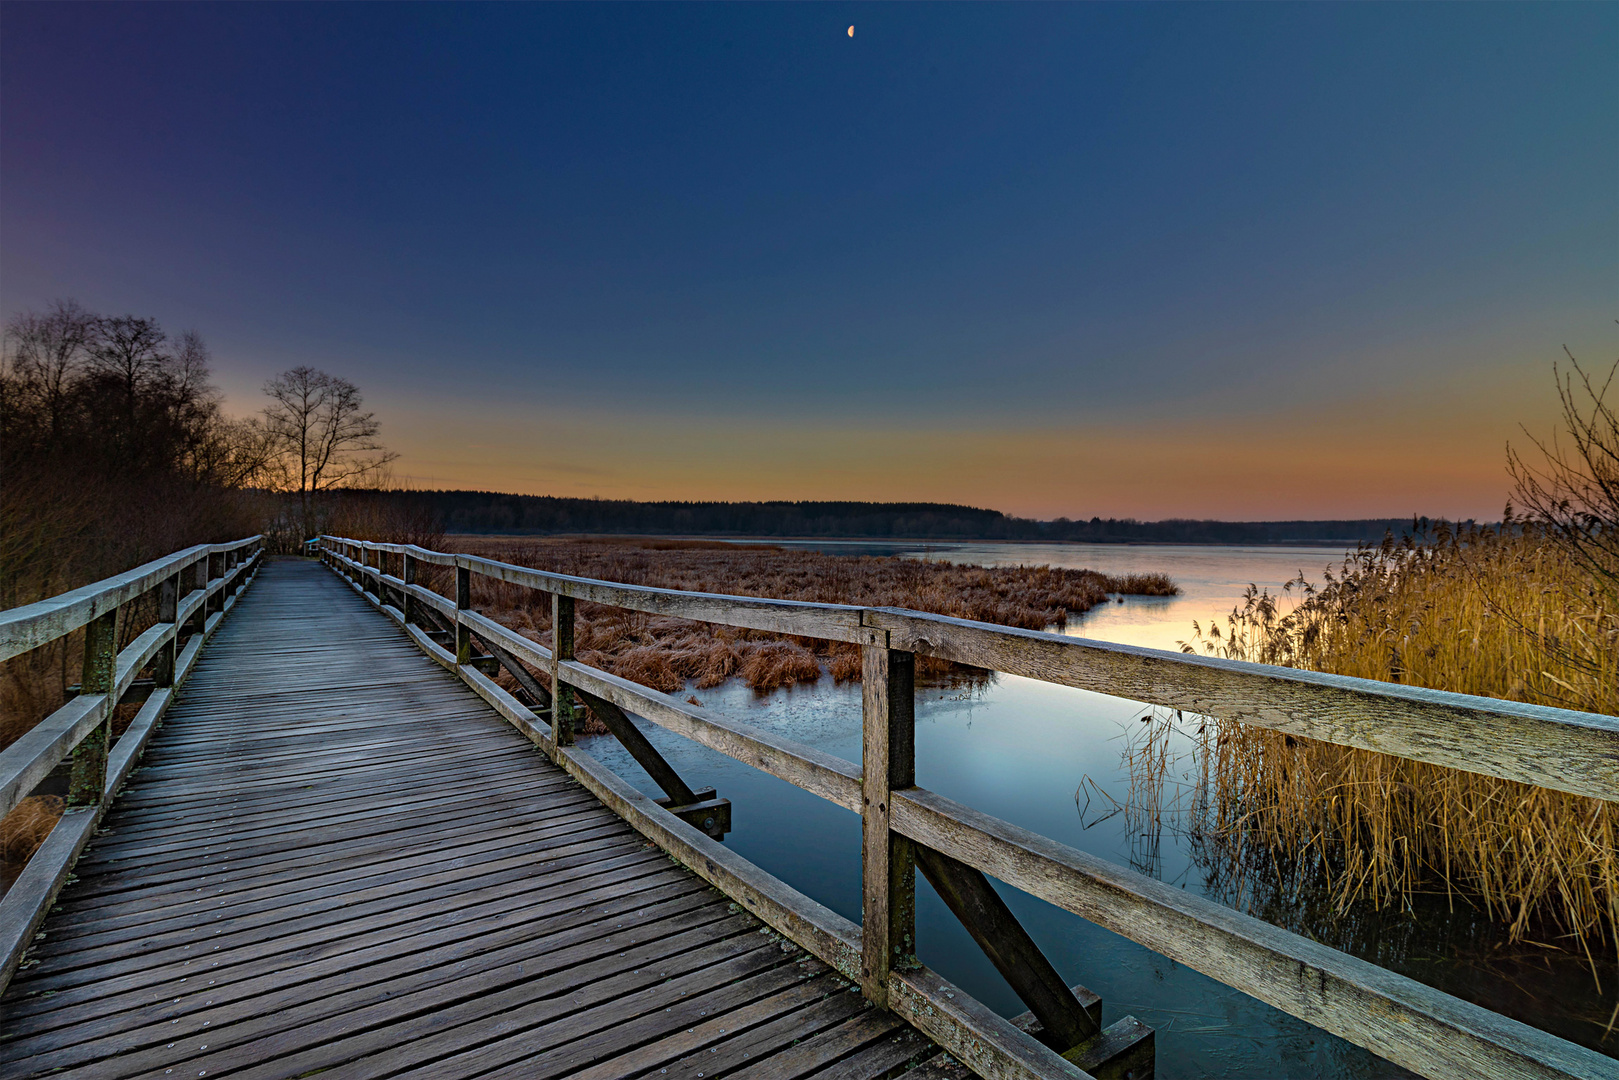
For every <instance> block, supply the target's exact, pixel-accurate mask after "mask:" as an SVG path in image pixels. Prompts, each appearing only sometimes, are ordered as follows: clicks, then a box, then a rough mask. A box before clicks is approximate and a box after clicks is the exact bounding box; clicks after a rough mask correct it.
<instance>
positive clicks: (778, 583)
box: [433, 536, 1177, 693]
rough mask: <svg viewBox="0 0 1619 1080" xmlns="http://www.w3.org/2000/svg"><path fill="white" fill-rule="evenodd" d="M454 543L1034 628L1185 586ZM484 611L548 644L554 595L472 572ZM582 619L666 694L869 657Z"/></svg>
mask: <svg viewBox="0 0 1619 1080" xmlns="http://www.w3.org/2000/svg"><path fill="white" fill-rule="evenodd" d="M446 543H447V547H446V549H447V550H454V551H463V552H467V553H470V554H475V555H483V556H486V557H489V558H494V559H499V560H501V561H503V562H510V563H516V564H518V565H521V566H530V567H534V568H536V569H540V570H550V571H554V572H557V573H563V574H572V575H575V576H579V577H589V578H597V579H600V580H605V581H616V582H623V583H625V584H630V585H647V586H655V587H659V588H669V589H682V590H687V591H695V592H724V593H731V594H735V595H741V596H764V597H772V598H775V599H783V600H808V601H815V602H820V603H834V604H856V605H863V606H871V607H905V608H912V609H914V610H918V611H929V612H934V613H937V614H941V615H951V616H955V617H958V618H963V619H976V620H980V621H983V622H992V623H999V624H1001V625H1003V626H1018V627H1025V628H1028V629H1034V630H1043V629H1046V628H1048V627H1053V626H1062V625H1064V624H1065V623H1066V622H1067V620H1068V619H1069V618H1070V617H1071V616H1074V615H1079V614H1082V613H1083V612H1086V611H1088V610H1090V609H1091V608H1092V607H1094V606H1095V605H1097V604H1099V603H1102V602H1103V601H1105V600H1106V599H1107V597H1108V594H1109V593H1112V592H1120V591H1123V592H1134V593H1142V594H1149V595H1158V596H1162V595H1173V594H1174V593H1175V592H1176V591H1177V590H1176V587H1175V585H1174V583H1173V582H1171V581H1170V580H1169V579H1168V578H1167V577H1165V576H1164V575H1162V574H1146V575H1142V574H1136V575H1131V576H1130V577H1129V578H1122V579H1121V578H1114V577H1109V576H1107V575H1104V574H1098V573H1095V572H1094V571H1090V570H1066V569H1060V568H1053V567H1049V566H1013V567H982V566H957V565H955V564H952V563H944V562H924V561H919V560H915V559H901V558H878V557H871V556H847V555H823V554H820V553H818V552H813V551H793V550H787V549H783V548H779V547H774V546H765V545H751V544H731V543H726V542H723V541H713V540H666V539H633V538H611V539H602V540H533V539H508V538H491V537H468V536H458V537H452V538H450V540H448V541H447V542H446ZM447 586H448V581H447V580H442V581H438V582H437V583H436V584H434V585H433V587H435V588H439V589H440V590H441V591H442V590H445V589H446V588H447ZM473 603H474V606H475V607H476V608H477V609H478V610H480V611H482V612H483V613H484V614H486V615H488V616H490V617H491V618H494V619H497V620H499V621H501V622H503V623H505V624H506V625H508V626H511V627H513V628H515V629H517V630H519V631H520V632H522V633H525V634H527V635H529V636H530V637H532V638H534V639H535V640H536V641H540V642H542V643H546V644H549V639H550V633H549V631H550V610H549V607H547V606H546V605H548V604H549V601H548V600H547V599H546V598H545V597H544V596H543V595H542V594H540V593H537V592H534V591H532V590H528V589H523V588H519V587H516V586H508V585H505V584H502V583H499V582H494V581H490V580H489V579H487V578H483V577H479V576H477V575H474V577H473ZM575 617H576V628H575V642H574V648H575V653H576V654H577V655H578V656H579V658H580V659H581V660H582V661H584V662H585V663H588V664H591V665H593V666H596V667H601V668H605V669H607V670H610V671H612V672H614V673H615V674H617V675H621V676H623V677H625V678H627V679H633V680H635V681H636V682H639V683H642V684H644V685H646V686H651V687H653V688H655V689H658V690H662V691H665V692H668V693H672V692H674V691H676V690H679V689H681V688H682V687H683V686H684V685H685V684H686V683H687V682H688V681H689V682H691V683H694V684H695V685H696V686H698V687H712V686H718V685H719V684H721V683H723V682H725V681H726V680H727V679H730V678H741V679H743V680H744V681H745V682H746V683H747V684H748V685H749V686H751V687H753V688H754V689H756V690H759V691H761V692H763V691H768V690H773V689H776V688H777V687H783V686H792V685H795V684H797V683H804V682H814V681H816V680H817V679H819V678H820V677H821V675H822V673H823V670H824V671H829V672H830V673H831V675H832V677H833V678H834V679H837V680H840V681H843V680H857V679H859V678H860V650H859V648H858V646H855V645H852V644H849V643H843V642H829V641H820V640H817V639H812V638H795V639H791V640H787V639H783V638H782V637H781V636H780V635H776V634H770V633H766V632H762V631H753V630H740V629H736V628H734V627H726V626H714V625H710V624H707V623H697V622H691V621H689V620H685V619H673V618H664V617H658V616H652V615H647V614H644V613H637V612H628V611H621V610H619V609H616V608H608V607H602V606H599V605H594V604H580V605H579V607H578V610H577V612H576V616H575ZM951 670H952V668H951V665H948V664H945V663H943V662H938V661H929V660H928V659H927V658H923V661H922V664H921V672H922V674H923V675H924V676H930V677H934V678H938V677H942V676H944V675H946V674H947V673H948V672H949V671H951ZM955 670H956V671H957V672H958V673H959V672H960V670H961V669H959V668H958V669H955Z"/></svg>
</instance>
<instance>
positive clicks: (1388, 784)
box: [1201, 527, 1619, 950]
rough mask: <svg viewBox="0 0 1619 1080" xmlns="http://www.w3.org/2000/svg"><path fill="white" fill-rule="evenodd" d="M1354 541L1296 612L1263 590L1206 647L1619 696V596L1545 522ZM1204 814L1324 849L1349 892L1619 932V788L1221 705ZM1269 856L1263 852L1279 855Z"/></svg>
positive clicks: (1445, 681)
mask: <svg viewBox="0 0 1619 1080" xmlns="http://www.w3.org/2000/svg"><path fill="white" fill-rule="evenodd" d="M1433 541H1434V542H1432V543H1429V544H1424V545H1418V544H1414V543H1411V542H1409V541H1408V542H1404V543H1394V542H1392V541H1390V542H1386V543H1385V544H1384V545H1383V546H1381V547H1378V548H1365V549H1362V550H1361V551H1359V552H1357V553H1355V554H1354V555H1352V556H1350V557H1349V558H1348V559H1346V560H1345V562H1344V565H1343V568H1342V571H1341V572H1340V573H1339V574H1337V575H1329V579H1328V581H1327V583H1326V585H1325V586H1324V587H1322V588H1320V589H1311V588H1308V587H1307V586H1303V585H1302V584H1300V585H1299V586H1298V587H1299V588H1300V589H1301V590H1302V596H1301V598H1300V599H1299V601H1298V603H1297V605H1296V606H1295V607H1293V609H1292V610H1291V611H1288V612H1284V611H1283V610H1282V608H1281V606H1280V605H1279V604H1278V602H1277V598H1275V597H1271V596H1268V595H1265V594H1263V593H1252V592H1251V593H1250V595H1249V597H1248V600H1247V603H1246V604H1245V606H1244V607H1243V608H1240V609H1238V610H1237V611H1234V612H1233V613H1232V615H1231V617H1230V619H1229V620H1228V626H1227V629H1226V632H1225V633H1223V634H1222V633H1221V632H1220V630H1219V628H1218V627H1211V628H1210V630H1209V633H1208V634H1207V636H1204V637H1202V638H1201V643H1202V645H1203V646H1204V648H1205V650H1206V651H1208V652H1211V653H1217V654H1220V655H1224V656H1228V657H1232V658H1235V659H1241V660H1253V661H1258V662H1261V663H1268V664H1285V665H1289V666H1293V667H1302V668H1310V669H1313V670H1317V671H1328V672H1333V673H1336V674H1341V675H1354V676H1360V677H1362V678H1369V679H1381V680H1386V681H1390V682H1400V683H1408V684H1411V685H1415V686H1425V687H1432V688H1435V689H1441V690H1450V691H1456V692H1460V693H1468V694H1481V695H1487V696H1490V697H1498V698H1507V699H1511V700H1516V701H1526V702H1534V703H1537V704H1543V705H1556V706H1562V707H1566V708H1575V709H1582V710H1586V711H1592V712H1601V713H1610V714H1611V713H1614V712H1615V711H1619V680H1616V678H1615V673H1616V671H1619V613H1616V612H1614V611H1612V610H1609V609H1607V608H1606V607H1605V605H1604V604H1603V602H1602V601H1601V599H1600V597H1601V593H1600V590H1597V589H1594V588H1592V587H1591V586H1592V583H1591V580H1590V574H1589V570H1588V568H1587V567H1585V566H1584V565H1582V564H1581V562H1580V561H1579V560H1577V559H1576V558H1574V557H1572V556H1571V554H1570V553H1569V552H1568V551H1567V549H1566V548H1564V547H1563V546H1561V545H1559V544H1556V543H1554V542H1552V541H1551V540H1550V539H1549V538H1548V537H1547V536H1546V535H1545V534H1544V533H1543V532H1541V531H1539V530H1536V529H1534V528H1532V527H1511V528H1508V529H1507V530H1506V531H1500V530H1494V529H1468V530H1465V531H1461V532H1456V531H1451V530H1448V529H1441V530H1440V532H1439V534H1438V535H1437V536H1435V537H1434V538H1433ZM1205 737H1206V739H1207V741H1206V743H1205V746H1204V763H1205V767H1206V769H1207V770H1208V781H1209V783H1208V787H1207V790H1208V791H1209V792H1210V793H1211V795H1212V799H1211V801H1210V802H1209V804H1208V808H1207V813H1208V820H1207V822H1206V823H1205V824H1206V826H1207V830H1208V833H1209V834H1210V835H1211V836H1215V837H1219V838H1221V839H1222V842H1223V844H1224V845H1225V847H1226V850H1227V851H1228V853H1232V854H1235V855H1236V856H1237V857H1239V858H1240V857H1242V856H1243V853H1244V852H1245V851H1256V852H1260V853H1263V854H1264V855H1265V856H1266V857H1268V858H1270V859H1275V858H1283V857H1289V856H1290V855H1291V856H1296V855H1297V854H1298V853H1301V852H1302V853H1310V852H1313V853H1314V855H1315V857H1317V858H1318V859H1319V860H1320V864H1321V866H1322V867H1323V868H1324V869H1325V871H1326V872H1327V876H1328V877H1329V878H1330V880H1331V882H1332V889H1333V895H1334V897H1335V900H1336V902H1337V905H1338V908H1339V910H1340V911H1342V910H1344V909H1346V908H1347V907H1348V906H1349V905H1350V904H1352V903H1354V902H1356V901H1358V900H1363V899H1366V900H1371V901H1373V902H1374V903H1376V904H1378V905H1389V904H1397V903H1401V902H1402V901H1404V900H1408V899H1409V898H1410V897H1411V896H1412V895H1414V894H1417V893H1423V892H1428V893H1435V892H1437V893H1448V894H1450V895H1451V896H1452V898H1453V899H1454V898H1462V899H1465V900H1468V901H1471V902H1474V903H1477V904H1479V905H1480V906H1482V907H1483V909H1484V910H1485V911H1486V912H1488V913H1489V915H1490V916H1491V917H1492V918H1494V919H1498V920H1500V921H1502V922H1504V923H1505V924H1507V925H1508V926H1509V928H1510V932H1511V937H1512V938H1513V939H1514V940H1519V939H1525V938H1527V937H1529V936H1530V935H1535V936H1542V937H1546V936H1552V935H1564V936H1566V937H1567V938H1568V939H1570V940H1573V941H1576V942H1578V943H1579V944H1580V945H1581V946H1583V947H1585V948H1587V949H1588V950H1589V949H1590V948H1592V947H1604V948H1606V949H1609V950H1611V949H1612V948H1613V947H1614V946H1615V945H1616V944H1619V848H1616V841H1619V805H1616V804H1613V803H1608V802H1604V801H1602V800H1598V799H1590V798H1583V797H1580V796H1575V795H1568V794H1564V793H1561V792H1555V791H1548V790H1546V789H1544V788H1538V787H1532V786H1530V785H1526V784H1520V783H1515V782H1512V781H1507V780H1497V779H1494V778H1491V777H1485V776H1480V775H1477V774H1475V773H1468V772H1460V771H1457V770H1454V769H1445V768H1440V767H1438V766H1434V765H1426V764H1422V763H1418V762H1411V761H1406V760H1404V759H1402V758H1396V757H1390V756H1387V755H1383V754H1376V753H1371V752H1369V751H1364V750H1356V749H1350V748H1347V747H1341V746H1334V745H1330V744H1327V743H1320V742H1315V741H1313V740H1309V739H1298V738H1294V737H1292V736H1287V735H1283V734H1281V733H1279V732H1274V731H1266V730H1263V729H1259V728H1250V727H1246V726H1244V725H1242V724H1239V723H1234V722H1227V721H1215V722H1214V723H1213V724H1211V725H1209V728H1208V730H1207V732H1206V733H1205ZM1259 861H1260V862H1265V861H1266V859H1265V858H1262V859H1260V860H1259Z"/></svg>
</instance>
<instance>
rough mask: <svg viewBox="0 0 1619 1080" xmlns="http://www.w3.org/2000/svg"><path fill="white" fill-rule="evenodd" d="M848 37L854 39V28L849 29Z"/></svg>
mask: <svg viewBox="0 0 1619 1080" xmlns="http://www.w3.org/2000/svg"><path fill="white" fill-rule="evenodd" d="M849 36H850V37H854V27H852V26H851V27H849Z"/></svg>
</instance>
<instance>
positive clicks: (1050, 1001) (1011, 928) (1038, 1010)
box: [915, 844, 1101, 1050]
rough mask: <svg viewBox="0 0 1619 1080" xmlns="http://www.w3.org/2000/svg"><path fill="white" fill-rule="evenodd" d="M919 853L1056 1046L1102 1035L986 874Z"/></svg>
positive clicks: (919, 861) (932, 880)
mask: <svg viewBox="0 0 1619 1080" xmlns="http://www.w3.org/2000/svg"><path fill="white" fill-rule="evenodd" d="M915 850H916V865H917V866H919V867H920V868H921V870H922V873H923V875H924V876H925V877H926V878H927V879H928V884H929V885H932V886H933V888H934V891H935V892H937V893H938V894H939V897H940V898H941V899H942V900H944V902H945V906H947V907H948V908H949V909H950V911H951V912H952V913H953V914H954V915H955V917H956V918H957V919H958V920H960V922H961V925H962V926H964V927H966V929H967V933H969V934H971V935H972V938H973V940H974V941H976V942H978V947H979V948H980V949H983V950H984V955H985V956H987V957H989V961H990V963H992V964H994V965H995V970H997V971H999V972H1000V973H1001V977H1002V978H1004V979H1005V980H1006V981H1007V982H1008V983H1009V984H1011V987H1012V989H1013V990H1014V991H1016V992H1017V996H1018V997H1020V998H1022V999H1023V1003H1024V1004H1025V1005H1027V1006H1028V1007H1029V1009H1030V1011H1032V1012H1033V1013H1034V1015H1035V1018H1036V1019H1038V1020H1039V1021H1040V1024H1041V1026H1042V1027H1043V1028H1044V1029H1045V1030H1046V1031H1047V1032H1048V1033H1049V1035H1050V1038H1051V1040H1052V1044H1053V1045H1058V1044H1060V1046H1061V1049H1063V1050H1066V1049H1068V1048H1069V1047H1074V1046H1078V1045H1079V1044H1080V1043H1082V1042H1084V1041H1085V1040H1086V1039H1089V1038H1091V1037H1093V1036H1095V1035H1097V1034H1098V1033H1099V1032H1100V1031H1101V1025H1100V1024H1099V1023H1098V1018H1097V1017H1096V1016H1093V1015H1092V1014H1091V1013H1090V1012H1089V1011H1087V1010H1086V1008H1085V1006H1084V1005H1082V1004H1081V1003H1080V1000H1079V998H1078V997H1076V996H1075V994H1074V992H1073V991H1072V990H1070V989H1069V988H1068V984H1067V983H1065V982H1063V980H1062V976H1060V975H1058V974H1057V969H1056V968H1054V967H1052V966H1051V961H1050V960H1048V959H1046V954H1045V953H1043V952H1041V951H1040V946H1038V945H1036V944H1035V943H1034V940H1033V939H1032V938H1030V937H1029V932H1028V931H1027V930H1025V929H1023V924H1022V923H1020V922H1018V921H1017V917H1016V916H1014V915H1013V914H1012V912H1011V909H1009V908H1008V907H1007V906H1006V902H1005V901H1004V900H1002V899H1001V898H1000V895H999V894H998V893H996V892H995V890H994V889H992V888H991V887H990V884H989V880H988V879H987V878H985V877H984V875H983V874H981V873H979V872H978V871H977V870H975V869H973V868H972V867H970V866H968V865H966V864H965V863H961V862H957V861H956V860H955V859H952V858H951V857H950V856H948V855H944V854H941V853H939V852H937V851H934V850H933V849H932V848H930V847H927V846H926V845H924V844H917V845H915Z"/></svg>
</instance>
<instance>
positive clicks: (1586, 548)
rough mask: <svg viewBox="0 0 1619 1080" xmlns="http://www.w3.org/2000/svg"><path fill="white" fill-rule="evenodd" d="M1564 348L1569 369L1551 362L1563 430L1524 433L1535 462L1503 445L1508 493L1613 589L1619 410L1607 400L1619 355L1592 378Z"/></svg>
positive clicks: (1618, 536) (1618, 543)
mask: <svg viewBox="0 0 1619 1080" xmlns="http://www.w3.org/2000/svg"><path fill="white" fill-rule="evenodd" d="M1566 352H1567V351H1566V350H1565V353H1566ZM1567 355H1568V361H1569V366H1570V367H1571V368H1572V371H1563V370H1562V369H1561V368H1560V367H1556V368H1553V369H1552V370H1553V374H1554V376H1555V377H1556V379H1557V396H1558V400H1559V402H1560V403H1561V405H1562V412H1563V415H1562V430H1561V431H1558V432H1555V433H1554V434H1553V435H1552V437H1551V438H1550V439H1549V440H1544V439H1539V438H1536V437H1535V436H1534V435H1529V440H1530V442H1531V443H1532V444H1533V445H1534V447H1535V449H1536V450H1537V451H1538V452H1539V456H1540V461H1539V462H1538V463H1536V464H1530V463H1529V462H1526V461H1525V460H1524V459H1523V457H1522V456H1521V455H1520V454H1518V453H1517V452H1516V451H1514V450H1513V449H1512V448H1511V447H1508V448H1507V468H1508V470H1509V471H1510V472H1511V474H1512V479H1513V481H1514V490H1513V498H1514V499H1515V500H1516V502H1517V504H1518V506H1519V508H1520V509H1521V510H1523V511H1525V512H1526V514H1527V518H1528V521H1529V522H1530V523H1532V524H1535V525H1538V526H1540V527H1542V528H1544V529H1546V530H1547V531H1548V532H1549V533H1550V534H1551V535H1552V536H1553V537H1555V538H1556V539H1558V540H1559V541H1561V542H1562V543H1563V544H1565V545H1566V546H1567V547H1568V548H1569V550H1571V551H1572V552H1573V553H1574V554H1575V555H1576V556H1577V557H1578V558H1579V559H1580V561H1581V562H1583V563H1584V564H1585V566H1586V568H1587V569H1588V570H1590V571H1591V573H1592V574H1593V575H1594V577H1595V578H1596V579H1597V580H1598V581H1600V582H1602V583H1604V584H1605V586H1606V588H1607V590H1608V591H1610V592H1619V415H1616V413H1615V411H1614V405H1613V404H1612V403H1611V402H1610V401H1609V400H1608V393H1609V391H1610V390H1611V389H1612V388H1613V385H1614V379H1615V378H1616V377H1619V361H1616V362H1615V363H1614V365H1613V366H1612V367H1610V368H1609V369H1608V372H1607V374H1606V375H1605V376H1601V377H1600V378H1599V377H1597V376H1593V375H1592V374H1591V373H1590V372H1587V371H1586V370H1585V369H1584V368H1583V367H1581V366H1580V362H1579V361H1578V360H1576V359H1575V358H1574V355H1573V354H1572V353H1567ZM1525 434H1526V435H1528V432H1527V431H1526V432H1525ZM1509 509H1510V507H1509Z"/></svg>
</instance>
